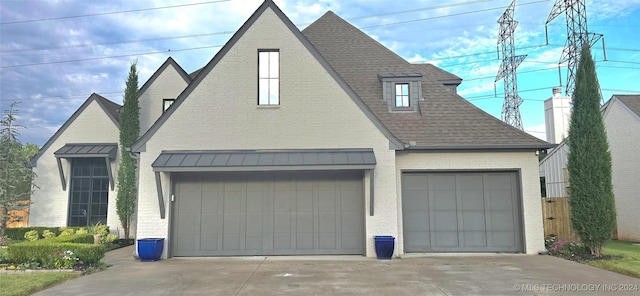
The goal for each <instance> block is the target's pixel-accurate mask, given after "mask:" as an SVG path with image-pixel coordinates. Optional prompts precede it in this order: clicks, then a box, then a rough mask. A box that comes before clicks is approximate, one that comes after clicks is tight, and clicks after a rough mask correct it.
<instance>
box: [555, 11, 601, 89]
mask: <svg viewBox="0 0 640 296" xmlns="http://www.w3.org/2000/svg"><path fill="white" fill-rule="evenodd" d="M585 2H586V1H585V0H556V3H555V4H554V5H553V8H552V9H551V13H549V17H548V18H547V23H546V24H545V34H546V36H547V44H549V34H548V33H547V25H548V24H549V23H550V22H551V21H552V20H553V19H555V18H556V17H558V16H559V15H561V14H562V13H565V14H566V20H567V41H566V44H565V46H564V49H563V50H562V56H560V62H559V64H562V63H567V85H566V88H565V94H566V95H567V96H569V97H570V96H571V95H572V94H573V90H574V88H575V84H576V72H577V70H578V63H579V62H580V51H581V50H582V47H583V46H585V45H587V46H589V47H592V46H593V45H594V44H595V43H596V42H598V40H600V39H602V48H603V51H604V39H603V38H602V34H595V33H589V30H588V28H587V7H586V5H585ZM604 59H605V60H606V59H607V54H606V51H604ZM560 85H561V86H562V78H560Z"/></svg>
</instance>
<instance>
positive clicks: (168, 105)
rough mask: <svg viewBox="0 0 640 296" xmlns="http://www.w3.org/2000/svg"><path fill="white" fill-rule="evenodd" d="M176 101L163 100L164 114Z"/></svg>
mask: <svg viewBox="0 0 640 296" xmlns="http://www.w3.org/2000/svg"><path fill="white" fill-rule="evenodd" d="M175 101H176V99H162V112H163V113H164V112H165V111H167V109H169V107H171V105H172V104H173V102H175Z"/></svg>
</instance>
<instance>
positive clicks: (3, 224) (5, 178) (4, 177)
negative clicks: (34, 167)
mask: <svg viewBox="0 0 640 296" xmlns="http://www.w3.org/2000/svg"><path fill="white" fill-rule="evenodd" d="M17 105H18V102H14V103H12V104H11V105H10V107H9V110H4V111H3V116H2V119H1V120H0V126H2V129H1V130H0V235H1V236H3V235H5V230H6V229H7V225H8V224H9V223H12V222H19V221H22V220H24V218H25V217H26V213H25V214H24V215H20V214H19V211H24V210H25V209H28V208H29V206H30V205H31V201H30V197H31V193H32V192H33V188H34V187H35V184H34V183H33V182H34V179H35V174H34V173H33V172H32V171H31V168H29V167H27V166H26V164H27V162H28V161H29V159H30V158H31V157H32V156H33V155H34V154H35V153H37V152H38V146H37V145H34V144H27V145H26V146H25V147H22V143H20V140H18V135H20V132H19V131H18V130H19V129H21V128H24V126H21V125H17V124H15V123H14V122H15V120H16V115H17V114H18V113H19V111H18V110H17V109H16V106H17ZM34 150H35V152H34Z"/></svg>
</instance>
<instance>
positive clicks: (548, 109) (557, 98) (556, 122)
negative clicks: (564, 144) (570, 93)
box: [544, 87, 571, 144]
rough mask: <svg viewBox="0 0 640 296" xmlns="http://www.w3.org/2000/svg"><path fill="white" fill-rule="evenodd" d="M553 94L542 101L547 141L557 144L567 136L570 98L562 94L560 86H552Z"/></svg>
mask: <svg viewBox="0 0 640 296" xmlns="http://www.w3.org/2000/svg"><path fill="white" fill-rule="evenodd" d="M552 93H553V96H552V97H550V98H548V99H546V100H545V101H544V118H545V126H546V133H547V142H549V143H553V144H559V143H560V142H561V141H562V140H563V139H564V138H566V137H567V133H568V130H569V118H570V117H571V98H569V97H566V96H563V95H562V88H561V87H554V88H553V90H552Z"/></svg>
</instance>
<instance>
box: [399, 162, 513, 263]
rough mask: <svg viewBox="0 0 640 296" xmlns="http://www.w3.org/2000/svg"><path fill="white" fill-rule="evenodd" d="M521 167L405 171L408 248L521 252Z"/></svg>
mask: <svg viewBox="0 0 640 296" xmlns="http://www.w3.org/2000/svg"><path fill="white" fill-rule="evenodd" d="M516 184H517V181H516V173H511V172H506V173H493V172H492V173H457V174H453V173H433V174H422V173H404V174H403V175H402V209H403V222H404V223H403V225H404V226H403V229H404V248H405V252H408V253H409V252H521V251H522V233H521V231H522V230H521V227H520V212H521V210H520V203H519V201H518V200H519V199H518V190H517V187H516Z"/></svg>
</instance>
